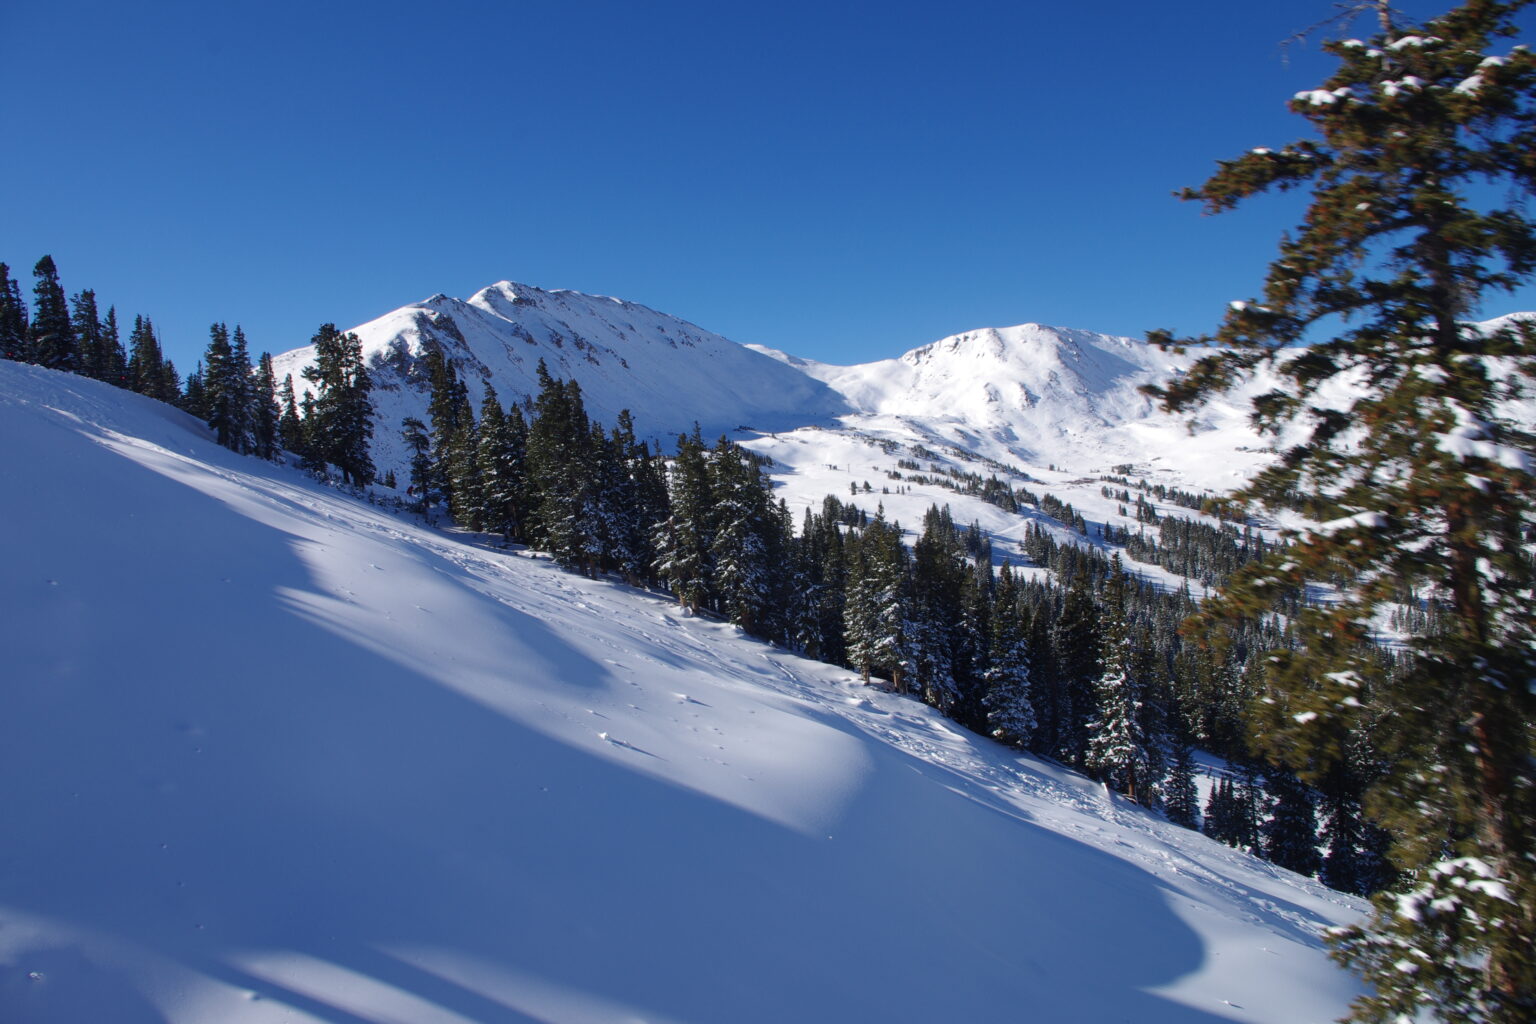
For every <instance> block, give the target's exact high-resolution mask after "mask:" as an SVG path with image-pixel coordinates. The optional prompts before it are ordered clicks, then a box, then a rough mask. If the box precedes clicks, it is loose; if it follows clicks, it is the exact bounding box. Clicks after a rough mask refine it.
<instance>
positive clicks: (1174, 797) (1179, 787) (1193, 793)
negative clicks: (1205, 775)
mask: <svg viewBox="0 0 1536 1024" xmlns="http://www.w3.org/2000/svg"><path fill="white" fill-rule="evenodd" d="M1163 813H1165V814H1166V815H1167V816H1168V820H1169V821H1171V822H1173V823H1174V824H1175V825H1178V826H1180V827H1181V828H1199V827H1200V795H1199V792H1198V790H1196V788H1195V758H1194V748H1193V747H1191V746H1190V744H1189V741H1188V740H1184V739H1181V740H1180V741H1178V742H1177V743H1175V744H1174V746H1173V757H1172V759H1171V760H1170V761H1169V763H1168V780H1167V782H1165V783H1164V784H1163Z"/></svg>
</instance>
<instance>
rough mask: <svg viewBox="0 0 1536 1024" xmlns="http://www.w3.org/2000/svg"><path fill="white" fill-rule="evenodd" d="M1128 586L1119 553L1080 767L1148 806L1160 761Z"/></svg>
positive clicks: (1156, 794) (1108, 589) (1155, 794)
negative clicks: (1150, 723)
mask: <svg viewBox="0 0 1536 1024" xmlns="http://www.w3.org/2000/svg"><path fill="white" fill-rule="evenodd" d="M1129 588H1130V581H1129V579H1128V577H1127V576H1126V574H1125V572H1124V571H1123V570H1122V569H1121V568H1120V559H1119V556H1118V555H1117V556H1116V557H1115V560H1114V563H1113V568H1112V570H1111V573H1110V577H1109V580H1108V582H1107V584H1106V586H1105V599H1104V620H1105V623H1106V628H1105V629H1104V632H1103V638H1104V639H1103V654H1102V656H1101V658H1100V662H1101V664H1102V665H1103V666H1104V667H1103V671H1102V674H1101V675H1100V676H1099V679H1098V682H1097V684H1096V685H1095V687H1094V696H1095V701H1096V703H1097V706H1098V712H1097V714H1096V715H1095V716H1094V719H1093V721H1092V722H1091V723H1090V724H1089V727H1088V734H1089V739H1088V752H1087V757H1086V758H1085V760H1084V766H1085V767H1086V768H1087V769H1088V771H1089V772H1091V773H1093V775H1095V776H1096V777H1097V778H1099V779H1101V780H1102V781H1103V782H1105V783H1106V784H1107V785H1108V786H1110V788H1112V789H1114V790H1116V791H1117V792H1120V793H1124V794H1125V795H1126V796H1127V797H1129V798H1130V799H1131V800H1132V801H1134V802H1135V803H1139V804H1145V805H1146V806H1148V807H1152V806H1155V805H1156V804H1157V802H1158V800H1159V798H1160V785H1161V782H1162V757H1161V754H1160V753H1159V751H1158V749H1157V746H1156V744H1157V739H1158V738H1157V737H1156V736H1155V735H1153V734H1152V733H1151V732H1150V730H1149V729H1148V728H1147V721H1148V709H1147V703H1146V701H1145V699H1144V694H1145V675H1146V664H1145V659H1144V657H1142V654H1143V652H1144V651H1145V650H1146V646H1145V645H1144V644H1142V643H1139V642H1138V641H1139V640H1140V639H1141V638H1140V637H1139V636H1138V635H1137V633H1136V631H1135V629H1134V628H1133V625H1132V623H1131V621H1130V612H1129V608H1128V607H1127V591H1128V590H1129Z"/></svg>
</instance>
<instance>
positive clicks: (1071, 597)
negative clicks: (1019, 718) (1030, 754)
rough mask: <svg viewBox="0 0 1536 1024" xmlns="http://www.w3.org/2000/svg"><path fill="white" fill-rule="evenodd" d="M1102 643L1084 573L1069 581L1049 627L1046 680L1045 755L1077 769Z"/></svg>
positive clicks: (1084, 747)
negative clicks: (1047, 728) (1049, 728)
mask: <svg viewBox="0 0 1536 1024" xmlns="http://www.w3.org/2000/svg"><path fill="white" fill-rule="evenodd" d="M1101 649H1102V640H1101V638H1100V635H1099V612H1098V608H1097V606H1096V605H1095V603H1094V600H1093V591H1092V589H1091V583H1090V580H1089V577H1088V573H1087V572H1086V571H1085V570H1081V569H1080V570H1079V571H1078V572H1076V573H1074V574H1073V576H1072V582H1071V583H1070V584H1068V586H1067V592H1066V596H1065V598H1064V599H1063V602H1062V606H1061V614H1060V615H1059V616H1058V617H1057V618H1056V620H1055V622H1054V623H1052V624H1051V668H1052V672H1051V678H1050V683H1051V686H1050V690H1049V705H1050V708H1049V714H1048V716H1047V719H1046V720H1047V721H1048V722H1050V723H1051V724H1052V725H1053V726H1054V729H1053V732H1052V733H1051V735H1050V736H1049V737H1048V739H1049V742H1050V746H1049V753H1050V754H1051V755H1052V756H1053V757H1056V758H1058V759H1060V760H1061V761H1064V762H1066V763H1067V764H1072V765H1081V764H1082V763H1083V757H1084V755H1085V753H1086V751H1087V746H1088V734H1087V730H1088V719H1089V716H1090V715H1092V713H1093V702H1094V697H1093V687H1094V683H1095V681H1096V680H1097V679H1098V678H1099V676H1100V674H1101V673H1102V672H1103V667H1102V665H1101V664H1100V662H1099V652H1100V651H1101Z"/></svg>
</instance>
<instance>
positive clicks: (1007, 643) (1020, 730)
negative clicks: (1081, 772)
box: [982, 562, 1038, 746]
mask: <svg viewBox="0 0 1536 1024" xmlns="http://www.w3.org/2000/svg"><path fill="white" fill-rule="evenodd" d="M982 678H983V679H984V680H985V681H986V686H987V690H986V696H985V697H984V698H983V705H984V707H985V708H986V714H987V726H988V732H990V733H991V735H992V736H994V737H995V738H997V739H1000V740H1003V741H1004V742H1007V743H1015V744H1017V745H1019V746H1027V745H1028V744H1029V741H1030V738H1031V737H1032V736H1033V735H1034V732H1035V727H1036V725H1037V724H1038V722H1037V720H1036V718H1035V703H1034V701H1033V699H1031V694H1030V689H1031V686H1030V676H1029V651H1028V649H1027V647H1026V645H1025V633H1024V622H1023V620H1022V617H1021V614H1020V609H1019V594H1018V586H1017V585H1016V583H1015V581H1014V575H1013V568H1012V567H1011V566H1009V564H1008V563H1007V562H1004V563H1003V566H1002V569H1001V570H999V572H998V580H997V591H996V593H995V594H994V596H993V601H992V606H991V628H990V630H989V637H988V643H987V667H986V669H985V671H984V674H983V677H982Z"/></svg>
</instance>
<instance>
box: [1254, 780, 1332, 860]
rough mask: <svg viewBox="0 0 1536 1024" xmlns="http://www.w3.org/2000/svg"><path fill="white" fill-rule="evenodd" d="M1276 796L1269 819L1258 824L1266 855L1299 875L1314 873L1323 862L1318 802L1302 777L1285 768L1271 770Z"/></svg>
mask: <svg viewBox="0 0 1536 1024" xmlns="http://www.w3.org/2000/svg"><path fill="white" fill-rule="evenodd" d="M1266 782H1267V788H1268V790H1269V795H1270V796H1271V797H1273V798H1274V805H1273V806H1272V807H1271V808H1270V812H1269V819H1268V820H1267V821H1265V822H1264V823H1263V824H1262V825H1261V826H1260V827H1259V833H1260V836H1261V837H1262V839H1263V850H1264V859H1265V860H1269V861H1273V862H1274V863H1276V864H1278V865H1280V866H1281V867H1283V868H1287V869H1289V870H1291V871H1294V872H1296V873H1297V874H1299V875H1315V874H1317V872H1318V869H1319V868H1320V867H1321V866H1322V858H1321V856H1319V854H1318V852H1317V839H1318V835H1317V802H1316V799H1315V798H1314V797H1313V795H1312V791H1311V790H1310V789H1308V788H1307V787H1306V786H1305V785H1304V784H1303V783H1302V781H1301V780H1300V779H1298V778H1297V777H1296V776H1295V775H1294V774H1292V773H1291V772H1288V771H1285V770H1284V769H1279V770H1273V771H1271V772H1269V774H1268V776H1267V779H1266Z"/></svg>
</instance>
